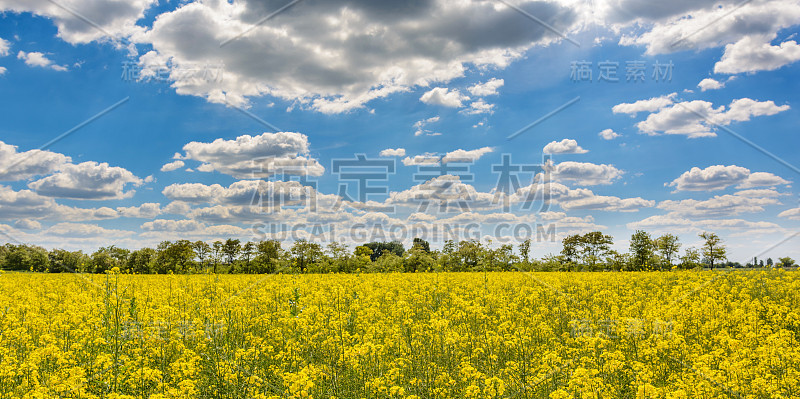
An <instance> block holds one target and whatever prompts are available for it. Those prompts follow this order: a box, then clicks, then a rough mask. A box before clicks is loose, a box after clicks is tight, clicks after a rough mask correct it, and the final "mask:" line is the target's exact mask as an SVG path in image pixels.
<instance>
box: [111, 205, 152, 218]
mask: <svg viewBox="0 0 800 399" xmlns="http://www.w3.org/2000/svg"><path fill="white" fill-rule="evenodd" d="M117 212H118V213H119V216H120V217H125V218H138V219H152V218H154V217H156V216H158V215H160V214H161V213H162V210H161V205H160V204H157V203H154V202H146V203H144V204H141V205H138V206H127V207H118V208H117Z"/></svg>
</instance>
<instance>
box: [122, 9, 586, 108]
mask: <svg viewBox="0 0 800 399" xmlns="http://www.w3.org/2000/svg"><path fill="white" fill-rule="evenodd" d="M518 6H519V7H520V8H521V9H523V10H525V11H526V12H529V13H531V14H533V15H537V16H538V17H539V18H542V19H543V20H546V21H548V23H549V24H551V25H553V26H555V27H556V29H566V28H567V27H568V26H569V25H571V24H572V23H573V22H574V21H575V19H576V16H577V15H576V12H574V11H572V10H570V9H569V8H567V7H565V6H561V5H557V4H555V3H547V2H539V1H524V2H521V3H519V4H518ZM277 8H279V5H276V4H273V3H271V2H266V3H265V2H262V1H254V0H242V1H237V2H224V1H219V2H218V1H215V2H192V3H186V4H181V5H180V6H179V7H178V8H177V9H175V10H173V11H169V12H165V13H162V14H161V15H160V16H159V17H158V18H157V19H156V20H155V22H154V23H153V26H152V29H150V30H149V31H147V32H146V33H143V34H137V35H135V36H134V40H136V41H137V42H139V43H142V44H149V45H151V46H152V48H153V50H152V51H153V52H155V53H157V54H158V56H159V57H162V58H167V59H170V60H171V62H172V65H174V67H172V68H173V71H177V69H178V68H179V67H180V65H182V64H189V63H195V64H202V63H204V62H207V61H209V60H220V61H221V62H222V63H223V64H224V65H225V79H224V80H222V81H221V82H213V83H212V82H204V81H197V80H196V79H195V80H190V79H182V78H181V77H180V76H178V74H177V73H176V74H172V75H171V76H170V78H171V79H172V80H173V81H174V83H173V87H175V88H176V90H177V91H178V92H179V93H181V94H191V95H197V96H202V97H205V98H207V99H208V100H209V101H212V102H219V103H223V102H232V103H235V104H237V105H243V104H247V103H248V98H251V97H258V96H264V95H269V96H273V97H277V98H282V99H286V100H289V101H293V102H297V103H298V104H299V105H301V106H304V107H309V108H313V109H315V110H318V111H320V112H324V113H340V112H347V111H350V110H353V109H357V108H361V107H363V106H364V104H366V103H368V102H369V101H372V100H374V99H377V98H383V97H386V96H388V95H390V94H392V93H397V92H400V91H406V90H409V89H411V88H414V87H428V86H430V85H431V84H436V83H446V82H448V81H450V80H452V79H455V78H458V77H462V76H463V75H464V72H465V70H466V69H467V68H469V67H471V66H478V67H481V68H485V67H497V68H503V67H506V66H507V65H508V64H509V63H510V62H511V61H513V60H515V59H517V58H519V57H521V56H522V54H523V53H524V51H525V50H527V49H528V48H531V47H533V46H535V45H546V44H549V43H552V42H555V41H557V40H560V38H559V37H558V36H557V35H555V34H553V33H552V32H551V31H549V30H547V29H545V28H543V27H542V26H541V25H539V24H535V23H531V22H530V20H529V19H527V18H526V17H525V16H524V15H522V14H520V13H519V12H518V11H516V10H514V9H512V8H510V7H498V6H497V5H495V4H491V3H486V2H464V3H459V4H457V5H456V4H452V3H451V2H447V1H428V0H426V1H420V2H412V3H408V2H383V3H381V4H378V3H375V2H366V1H345V2H338V3H337V2H333V3H332V2H321V1H304V2H299V3H297V4H295V5H293V6H292V7H291V8H289V9H286V10H285V11H283V12H281V13H280V14H279V15H276V16H275V17H274V18H271V19H270V21H269V23H268V24H261V25H258V26H257V27H256V28H255V29H252V30H248V29H249V28H251V27H252V26H253V25H254V24H255V23H256V22H257V21H258V20H259V18H261V17H263V16H266V15H269V14H270V13H272V12H274V11H275V9H277ZM245 31H247V33H246V34H244V35H242V36H237V35H238V34H240V33H242V32H245ZM339 32H341V33H342V34H339ZM344 32H346V34H344ZM229 39H231V40H230V41H228V40H229ZM226 41H227V42H226ZM223 42H225V45H223V46H221V47H220V43H223ZM264 54H269V55H270V56H269V57H264V56H263V55H264Z"/></svg>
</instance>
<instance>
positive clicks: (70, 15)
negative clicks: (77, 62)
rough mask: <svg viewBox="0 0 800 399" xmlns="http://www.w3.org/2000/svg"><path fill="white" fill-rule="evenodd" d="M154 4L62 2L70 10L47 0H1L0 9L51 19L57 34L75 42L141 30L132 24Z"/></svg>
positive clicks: (145, 0)
mask: <svg viewBox="0 0 800 399" xmlns="http://www.w3.org/2000/svg"><path fill="white" fill-rule="evenodd" d="M156 3H157V0H73V1H70V2H69V3H67V4H66V5H67V6H68V9H69V10H71V11H68V10H67V9H65V8H63V7H59V6H57V5H56V4H55V3H53V2H50V1H47V0H1V1H0V10H4V11H14V12H18V13H24V12H31V13H34V14H38V15H43V16H46V17H49V18H52V19H53V22H54V23H55V25H56V27H57V28H58V37H60V38H61V39H63V40H64V41H66V42H68V43H72V44H79V43H88V42H91V41H95V40H97V41H102V40H109V39H112V38H113V39H120V38H124V37H128V36H130V35H132V34H134V33H136V32H141V31H144V28H142V27H140V26H136V21H137V20H139V19H140V18H142V17H143V16H144V12H145V10H147V9H149V8H150V7H151V6H152V5H154V4H156ZM86 20H90V21H92V24H88V23H86ZM109 35H111V37H109Z"/></svg>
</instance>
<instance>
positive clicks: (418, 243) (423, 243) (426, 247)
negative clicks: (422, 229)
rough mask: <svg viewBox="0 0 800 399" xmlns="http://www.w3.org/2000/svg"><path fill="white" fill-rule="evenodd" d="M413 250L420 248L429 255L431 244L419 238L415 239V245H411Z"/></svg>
mask: <svg viewBox="0 0 800 399" xmlns="http://www.w3.org/2000/svg"><path fill="white" fill-rule="evenodd" d="M411 248H412V249H413V248H419V249H421V250H423V251H425V252H427V253H430V252H431V244H430V243H429V242H427V241H425V240H423V239H421V238H419V237H414V244H412V245H411Z"/></svg>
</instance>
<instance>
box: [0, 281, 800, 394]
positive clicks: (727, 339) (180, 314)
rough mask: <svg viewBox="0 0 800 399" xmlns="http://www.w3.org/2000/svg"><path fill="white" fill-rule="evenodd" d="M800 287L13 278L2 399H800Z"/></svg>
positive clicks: (1, 307)
mask: <svg viewBox="0 0 800 399" xmlns="http://www.w3.org/2000/svg"><path fill="white" fill-rule="evenodd" d="M799 314H800V274H798V273H796V272H788V271H780V270H777V271H746V272H722V271H720V272H713V273H712V272H694V271H691V272H663V273H658V272H651V273H533V274H528V273H488V274H483V273H442V274H434V273H431V274H361V275H296V276H293V275H265V276H258V275H247V276H245V275H194V276H189V275H160V276H156V275H147V276H139V275H124V274H123V275H120V274H116V273H109V274H106V275H94V276H92V275H75V274H62V275H54V274H28V273H5V274H2V275H0V395H2V397H3V398H22V397H25V398H153V399H155V398H554V399H555V398H791V397H795V398H796V397H800V316H799Z"/></svg>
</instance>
